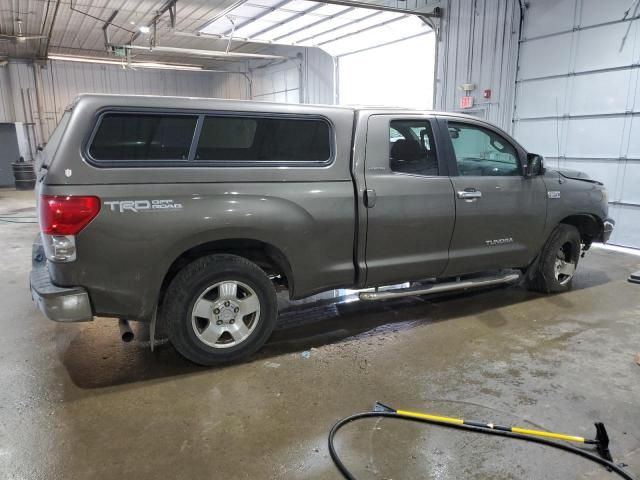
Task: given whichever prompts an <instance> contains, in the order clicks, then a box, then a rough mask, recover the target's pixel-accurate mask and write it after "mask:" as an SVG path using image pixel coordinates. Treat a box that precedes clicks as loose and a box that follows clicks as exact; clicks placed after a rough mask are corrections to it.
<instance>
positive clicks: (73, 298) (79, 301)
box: [29, 241, 93, 322]
mask: <svg viewBox="0 0 640 480" xmlns="http://www.w3.org/2000/svg"><path fill="white" fill-rule="evenodd" d="M37 242H38V241H36V243H34V245H33V262H32V265H33V269H32V270H31V274H30V275H29V284H30V288H31V297H32V298H33V300H34V301H35V302H36V304H37V305H38V308H39V309H40V311H41V312H42V313H43V314H44V315H45V316H46V317H47V318H49V319H50V320H54V321H56V322H86V321H89V320H93V312H92V310H91V302H90V300H89V294H88V293H87V291H86V290H85V289H84V288H82V287H58V286H56V285H54V284H53V283H52V282H51V277H50V276H49V270H48V269H47V261H46V259H45V256H44V251H42V245H40V244H38V243H37Z"/></svg>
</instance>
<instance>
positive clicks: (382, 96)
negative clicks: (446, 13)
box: [336, 18, 435, 110]
mask: <svg viewBox="0 0 640 480" xmlns="http://www.w3.org/2000/svg"><path fill="white" fill-rule="evenodd" d="M413 20H416V21H420V20H419V19H417V18H414V19H413ZM434 69H435V35H434V34H433V31H430V32H427V33H423V34H420V35H417V36H413V37H411V38H406V39H404V40H398V41H395V42H393V43H385V44H383V45H380V46H373V47H368V48H365V49H362V50H357V51H355V52H354V53H346V54H344V55H341V56H338V57H337V62H336V72H337V75H336V77H337V81H336V89H337V95H336V97H337V98H336V101H337V103H340V104H345V105H354V104H360V105H383V106H398V107H409V108H418V109H425V110H429V109H432V108H433V79H434Z"/></svg>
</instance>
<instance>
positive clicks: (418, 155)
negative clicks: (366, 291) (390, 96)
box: [364, 114, 455, 285]
mask: <svg viewBox="0 0 640 480" xmlns="http://www.w3.org/2000/svg"><path fill="white" fill-rule="evenodd" d="M440 141H441V140H440V139H439V138H438V125H437V122H436V120H435V118H434V117H428V116H420V115H417V116H403V115H387V114H384V115H371V116H370V117H369V119H368V125H367V144H366V152H365V183H366V195H365V199H364V201H365V202H364V203H365V211H366V215H367V224H368V228H367V237H366V253H365V258H366V266H367V278H366V284H367V285H383V284H391V283H395V282H403V281H407V280H417V279H422V278H428V277H435V276H438V275H440V274H441V273H442V272H443V271H444V269H445V267H446V264H447V260H448V249H449V243H450V241H451V235H452V233H453V226H454V222H455V203H454V194H453V188H452V186H451V181H450V180H449V177H448V170H447V164H446V160H445V159H444V157H443V156H442V154H441V150H442V148H441V147H440V146H439V145H438V143H439V142H440Z"/></svg>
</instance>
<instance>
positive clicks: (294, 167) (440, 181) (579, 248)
mask: <svg viewBox="0 0 640 480" xmlns="http://www.w3.org/2000/svg"><path fill="white" fill-rule="evenodd" d="M37 202H38V210H39V223H40V236H39V239H38V240H37V241H36V243H35V245H34V255H33V270H32V272H31V279H30V281H31V292H32V296H33V298H34V300H35V301H36V302H37V304H38V306H39V308H40V309H41V310H42V312H43V313H44V314H45V315H46V316H47V317H49V318H50V319H52V320H56V321H60V322H75V321H86V320H92V319H93V318H94V317H96V316H99V317H113V318H118V319H129V320H139V321H145V322H151V324H152V326H153V327H154V328H153V329H152V330H153V331H155V325H156V323H158V324H162V326H163V328H164V329H165V330H166V332H167V333H168V336H169V339H170V341H171V343H172V344H173V345H174V346H175V348H176V349H177V350H178V351H179V352H180V353H181V354H182V355H184V356H185V357H187V358H188V359H190V360H192V361H194V362H196V363H199V364H205V365H211V364H216V363H220V362H229V361H236V360H239V359H241V358H245V357H247V356H249V355H251V354H253V353H254V352H255V351H257V350H258V349H259V348H260V347H261V346H262V345H263V344H264V343H265V341H266V340H267V339H268V338H269V336H270V334H271V332H272V330H273V328H274V326H275V324H276V322H277V316H278V307H277V301H276V291H277V290H286V291H288V295H289V297H290V298H291V299H300V298H303V297H307V296H310V295H313V294H316V293H319V292H322V291H327V290H332V289H337V288H345V287H346V288H350V289H358V290H363V291H362V292H361V293H360V298H361V299H362V300H369V301H370V300H379V299H385V298H393V297H397V296H405V295H420V294H428V293H433V292H441V291H449V290H460V289H467V288H473V287H478V286H485V285H492V284H497V283H504V282H510V281H515V280H517V279H521V280H522V281H523V282H524V283H525V284H526V285H527V286H528V287H529V288H532V289H534V290H537V291H541V292H547V293H553V292H563V291H565V290H568V289H569V288H570V287H571V281H572V278H573V276H574V272H575V269H576V267H577V265H578V260H579V258H580V256H581V254H582V253H583V252H584V251H586V250H587V249H588V248H589V247H590V245H591V244H592V242H605V241H607V240H608V238H609V236H610V234H611V231H612V229H613V221H612V220H610V219H609V218H608V217H607V193H606V191H605V189H604V187H603V185H602V184H601V183H599V182H597V181H594V180H591V179H590V178H589V177H587V176H586V175H584V174H581V173H579V172H564V171H552V170H548V169H545V167H544V166H543V159H542V158H541V157H540V156H538V155H535V154H532V153H527V151H525V149H524V148H522V146H520V145H519V144H518V142H516V141H515V140H514V139H513V138H511V137H510V136H509V135H508V134H506V133H505V132H504V131H502V130H500V129H499V128H497V127H495V126H493V125H491V124H489V123H487V122H484V121H482V120H479V119H477V118H473V117H470V116H465V115H459V114H453V113H437V112H430V111H413V110H402V109H384V108H346V107H335V106H312V105H284V104H271V103H262V102H247V101H228V100H219V99H201V98H175V97H146V96H120V95H118V96H110V95H83V96H80V97H78V98H77V99H76V101H75V102H74V103H73V104H72V105H71V106H70V107H69V108H68V109H67V111H66V113H65V114H64V116H63V117H62V120H61V121H60V123H59V125H58V127H57V129H56V130H55V132H54V133H53V135H52V136H51V139H50V140H49V143H48V144H47V146H46V148H45V149H44V151H43V152H41V156H40V159H39V168H38V184H37ZM407 282H408V284H409V286H406V285H407ZM401 283H403V284H404V286H403V287H395V288H390V289H389V288H387V289H378V288H374V287H381V286H389V285H398V284H401Z"/></svg>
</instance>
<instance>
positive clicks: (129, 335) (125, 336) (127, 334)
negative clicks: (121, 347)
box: [122, 332, 134, 343]
mask: <svg viewBox="0 0 640 480" xmlns="http://www.w3.org/2000/svg"><path fill="white" fill-rule="evenodd" d="M133 337H134V335H133V332H124V333H123V334H122V341H123V342H126V343H129V342H130V341H131V340H133Z"/></svg>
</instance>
